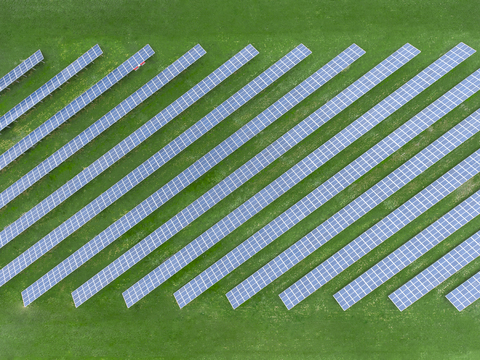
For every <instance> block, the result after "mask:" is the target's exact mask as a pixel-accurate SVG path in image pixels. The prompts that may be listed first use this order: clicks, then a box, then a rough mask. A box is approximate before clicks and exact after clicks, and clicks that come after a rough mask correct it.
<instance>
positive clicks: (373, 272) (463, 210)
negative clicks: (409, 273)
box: [335, 112, 480, 310]
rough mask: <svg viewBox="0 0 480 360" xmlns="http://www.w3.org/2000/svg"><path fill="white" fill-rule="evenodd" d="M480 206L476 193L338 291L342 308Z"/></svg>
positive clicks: (469, 218) (380, 281)
mask: <svg viewBox="0 0 480 360" xmlns="http://www.w3.org/2000/svg"><path fill="white" fill-rule="evenodd" d="M477 113H478V112H477ZM479 205H480V192H477V193H475V194H474V195H472V196H471V197H469V198H468V199H467V200H465V201H464V202H462V203H461V204H460V205H458V206H456V207H455V208H454V209H452V210H451V211H449V212H448V213H447V214H445V215H444V216H442V217H441V218H440V219H438V220H437V221H435V222H434V223H433V224H432V225H430V226H429V227H427V228H426V229H425V230H423V231H422V232H420V233H419V234H418V235H417V236H415V237H414V238H412V239H411V240H409V241H408V242H406V243H405V244H403V245H402V246H400V247H399V248H398V249H397V250H395V251H394V252H393V253H391V254H390V255H388V256H387V257H386V258H384V259H383V260H381V261H380V262H378V263H377V264H376V265H375V266H373V267H372V268H370V269H369V270H368V271H366V272H365V273H363V274H362V275H360V276H359V277H358V278H356V279H355V280H354V281H352V282H351V283H350V284H348V285H347V286H346V287H344V288H343V289H341V290H340V291H339V292H337V294H336V295H335V296H336V297H337V298H338V299H341V300H342V303H341V304H342V307H343V309H344V310H347V309H348V308H349V307H351V306H353V305H354V304H355V303H357V302H358V301H360V300H361V299H363V298H364V297H365V296H367V295H368V294H369V293H371V292H372V291H373V290H375V289H376V288H377V287H379V286H380V285H381V284H383V283H384V282H386V281H387V280H389V279H391V278H392V277H393V276H395V275H396V274H397V273H399V272H400V271H401V270H403V269H404V268H406V267H407V266H408V265H410V264H411V263H412V262H414V261H415V260H416V259H418V258H419V257H420V256H422V255H423V254H425V253H426V252H427V251H428V250H430V249H432V248H433V247H434V246H436V245H437V244H439V243H440V242H441V241H443V240H444V239H446V238H447V237H448V236H449V235H451V234H453V233H454V232H455V231H457V230H458V229H460V228H461V227H462V226H463V225H465V224H466V223H467V222H469V221H470V220H472V219H473V218H474V217H475V216H477V215H478V214H480V206H479ZM367 250H368V249H367Z"/></svg>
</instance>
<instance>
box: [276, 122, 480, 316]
mask: <svg viewBox="0 0 480 360" xmlns="http://www.w3.org/2000/svg"><path fill="white" fill-rule="evenodd" d="M479 130H480V121H478V119H477V118H476V117H469V118H467V119H465V120H464V121H462V122H461V123H460V124H458V125H457V126H455V127H454V128H453V129H451V130H450V131H449V132H447V133H446V134H444V135H443V136H442V137H440V138H439V139H438V140H436V141H435V142H434V143H432V144H431V145H429V146H428V147H427V148H426V149H424V150H423V151H421V152H420V153H419V154H417V155H416V156H415V157H414V158H412V159H411V160H410V161H408V162H407V163H405V164H404V165H402V166H401V167H400V168H398V169H397V170H396V171H395V172H393V173H392V174H390V175H389V176H388V177H387V178H386V179H384V180H382V182H385V180H389V179H390V180H391V183H395V185H394V188H395V191H397V190H398V189H399V188H400V186H398V185H396V184H397V183H398V184H400V183H402V184H406V182H408V181H410V179H408V177H410V178H412V176H411V175H407V176H406V177H405V178H402V179H401V180H398V179H397V177H402V176H403V175H402V174H405V173H409V172H411V173H419V172H423V171H424V170H426V168H427V167H429V166H431V165H432V164H433V163H435V162H437V161H438V160H439V159H440V158H442V157H443V156H445V155H446V154H448V153H450V152H451V151H452V150H454V149H455V148H456V147H458V146H459V145H461V144H462V143H463V142H464V141H466V140H467V139H469V138H470V137H471V136H473V135H474V134H476V133H477V132H478V131H479ZM395 173H397V174H395ZM402 186H403V185H402ZM392 190H394V189H393V188H392ZM369 191H370V190H369ZM390 195H391V194H389V196H390ZM362 196H363V195H362ZM439 200H440V199H439V198H437V199H436V200H435V201H434V202H432V203H431V204H430V205H428V206H432V205H433V203H435V202H438V201H439ZM413 203H415V202H413ZM408 204H409V203H407V204H405V205H404V206H402V207H400V208H399V209H397V210H395V211H394V212H393V213H391V214H390V215H388V216H387V217H386V218H384V219H383V220H381V221H380V222H379V223H377V224H376V225H375V226H373V227H371V228H370V229H369V230H367V231H366V232H364V233H363V234H362V235H360V236H359V237H358V238H356V239H355V240H354V241H352V242H351V243H350V244H348V245H347V246H345V247H343V248H342V249H341V250H339V251H338V252H337V253H335V254H334V255H333V256H331V257H330V258H328V259H327V260H326V261H324V262H323V263H322V264H320V265H319V266H317V267H316V268H315V269H314V270H312V271H311V272H309V273H308V274H307V275H305V276H304V277H302V278H301V279H300V280H298V281H297V282H295V283H294V284H293V285H292V286H290V287H289V288H288V289H287V290H285V291H284V292H283V293H282V294H281V295H280V297H281V298H282V299H283V300H284V302H285V303H286V305H287V307H288V308H289V309H291V308H292V307H293V306H295V305H297V304H298V303H299V302H300V301H302V300H303V299H305V298H306V297H307V296H309V295H311V294H312V293H313V292H315V291H317V290H318V289H319V288H320V287H322V286H323V285H325V284H326V283H327V282H328V281H330V280H331V279H332V278H334V277H335V276H337V275H338V274H339V273H341V272H342V271H343V270H345V269H346V268H348V267H349V266H350V265H352V264H353V263H355V262H356V261H357V260H358V259H360V258H361V257H362V256H364V255H365V254H367V253H368V252H369V251H370V250H372V249H373V248H375V247H376V246H378V245H380V243H382V242H383V241H385V240H386V239H387V238H388V237H390V236H391V235H393V234H394V233H395V232H397V231H399V230H400V229H401V228H402V227H404V226H406V225H407V224H408V223H409V222H411V221H412V220H413V219H414V218H412V217H409V216H408V215H405V214H404V212H405V211H404V209H405V208H407V209H409V206H410V205H408ZM426 206H427V205H426ZM426 209H427V208H424V209H423V211H425V210H426ZM418 215H419V214H417V216H418Z"/></svg>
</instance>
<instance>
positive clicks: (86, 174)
mask: <svg viewBox="0 0 480 360" xmlns="http://www.w3.org/2000/svg"><path fill="white" fill-rule="evenodd" d="M256 54H257V51H256V49H255V48H254V47H253V46H251V45H249V46H247V47H246V48H244V49H243V50H242V51H240V52H239V53H238V54H236V55H235V56H234V57H233V58H232V59H230V60H228V61H227V62H226V63H225V64H223V65H222V66H220V67H219V68H218V69H217V70H215V71H214V72H213V73H212V74H210V75H209V76H208V77H206V78H205V79H204V80H202V81H201V82H200V83H198V84H197V85H195V86H194V87H193V88H191V89H190V90H189V91H187V92H186V93H185V94H183V95H182V96H181V97H180V98H178V99H177V100H175V101H174V102H173V103H172V104H170V105H169V106H167V107H166V108H165V109H164V110H162V111H161V112H160V113H159V114H157V115H156V116H155V117H153V118H152V119H151V120H149V121H148V122H147V123H145V124H144V125H142V126H141V127H140V128H138V129H137V130H135V131H134V132H133V133H132V134H130V135H129V136H128V137H127V138H125V139H124V140H122V141H121V142H120V143H118V144H117V145H115V146H114V147H113V148H112V149H110V150H109V151H108V152H107V153H105V154H104V155H102V156H101V157H100V158H99V159H97V160H96V161H95V162H93V163H92V164H91V165H89V166H88V167H87V168H85V169H84V170H83V171H81V172H80V173H79V174H78V175H76V176H75V177H73V178H72V179H71V180H69V181H68V182H67V183H66V184H64V185H63V186H61V187H60V188H59V189H57V190H56V191H55V192H53V193H52V194H51V195H49V196H48V197H46V198H45V199H44V200H42V201H41V202H40V203H39V204H38V205H36V206H34V207H33V208H32V209H31V210H29V211H28V212H26V213H25V214H23V215H22V216H21V217H20V218H19V219H18V220H16V221H15V222H13V223H12V224H10V225H9V226H7V227H6V228H5V229H3V230H2V231H1V232H0V244H1V245H2V246H4V245H5V244H6V243H8V242H9V241H11V240H12V239H13V238H15V237H16V236H17V235H19V234H20V233H21V232H22V231H24V230H25V229H27V228H28V227H30V226H31V225H32V224H34V223H35V222H36V221H38V220H39V219H41V218H42V217H43V216H44V215H46V214H47V213H48V212H50V211H51V210H52V209H54V208H55V207H57V206H58V205H59V204H60V203H62V202H63V201H65V200H66V199H67V198H68V197H70V196H71V195H73V194H74V193H75V192H77V191H78V190H80V189H81V188H82V187H84V186H85V185H86V184H88V183H89V182H90V181H91V180H92V179H94V178H95V177H97V176H98V175H99V174H101V173H102V172H103V171H105V170H106V169H108V168H109V167H110V166H112V165H113V164H114V163H115V162H116V161H118V160H119V159H121V158H122V157H123V156H125V155H126V154H127V153H129V152H130V151H132V150H133V149H134V148H136V147H137V146H138V145H139V144H141V143H142V142H143V141H145V139H147V138H148V137H149V136H151V135H152V134H153V133H155V132H156V131H157V130H159V129H160V128H161V127H163V126H164V125H165V124H167V123H168V122H170V121H171V120H172V119H174V118H175V117H176V116H177V115H178V114H180V113H181V112H183V111H184V110H185V109H187V108H188V107H190V106H191V105H192V104H194V103H195V102H196V101H197V100H198V99H200V98H201V97H203V96H204V95H206V94H207V93H208V92H209V91H210V90H211V89H213V88H215V87H216V86H217V85H218V84H220V83H221V82H222V81H223V80H225V79H226V78H227V77H228V76H230V75H231V74H233V72H234V71H236V70H237V69H239V68H240V67H242V66H243V65H244V64H245V63H246V62H248V61H249V60H250V59H251V58H253V57H254V56H255V55H256ZM127 188H128V189H131V185H130V184H128V185H127ZM114 190H116V189H112V188H110V189H109V190H107V197H112V198H113V197H114V196H115V192H114ZM85 210H88V211H85ZM81 211H82V218H84V217H88V215H89V214H90V211H91V210H90V209H85V208H84V209H82V210H81ZM82 224H83V223H82ZM62 233H63V234H65V236H68V235H69V234H70V233H71V232H70V233H69V234H68V235H66V233H65V232H63V230H62Z"/></svg>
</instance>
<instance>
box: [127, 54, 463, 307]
mask: <svg viewBox="0 0 480 360" xmlns="http://www.w3.org/2000/svg"><path fill="white" fill-rule="evenodd" d="M464 46H465V45H464V44H460V45H459V46H457V47H455V48H454V49H452V50H451V51H450V52H449V53H447V54H446V55H444V56H443V57H441V58H440V59H439V60H437V61H436V62H435V63H434V65H431V66H430V67H428V68H427V69H425V70H424V71H422V72H421V73H420V74H418V75H417V76H415V77H414V78H413V79H412V80H410V81H409V82H408V83H407V84H405V85H403V86H402V87H401V88H400V89H398V90H397V91H395V92H394V93H393V94H391V95H390V96H389V97H387V98H386V99H384V100H383V101H382V102H381V103H380V104H378V105H377V106H375V107H374V108H372V109H371V110H370V111H369V112H367V113H366V114H364V115H363V116H362V117H361V118H360V119H358V120H356V121H355V122H354V123H353V124H352V125H350V126H349V127H347V128H346V129H344V130H343V131H342V132H340V133H339V134H337V135H336V136H335V137H334V138H332V139H331V140H329V141H328V142H327V143H326V144H324V145H322V146H321V147H320V148H319V149H318V150H316V151H314V152H313V153H312V154H310V155H309V156H308V157H307V158H306V159H304V160H302V162H300V163H299V164H298V165H296V166H295V167H294V168H293V169H291V170H289V171H288V172H286V173H285V174H283V175H282V176H281V177H280V178H278V179H277V180H275V181H274V182H273V183H272V184H270V185H268V186H267V187H266V188H264V189H263V190H261V191H260V192H259V193H257V194H256V195H255V196H253V197H252V198H250V199H249V200H248V201H246V202H245V203H244V204H242V205H241V206H240V207H238V208H237V209H235V210H234V211H233V212H231V213H230V214H229V215H227V216H226V217H224V218H223V219H222V220H220V221H219V222H217V223H216V224H215V225H214V226H212V227H211V228H210V229H209V230H207V231H206V232H204V233H203V234H202V235H200V236H199V237H198V238H197V239H195V240H194V241H193V242H191V243H190V244H189V245H187V246H186V247H185V248H183V249H182V250H180V251H179V252H177V253H176V254H174V255H173V256H172V257H170V258H169V259H168V260H167V261H166V262H164V263H163V264H161V265H160V266H158V267H157V268H156V269H155V270H153V271H152V272H151V273H149V274H147V275H146V276H145V277H144V278H142V279H141V280H139V281H138V282H137V283H135V284H134V285H133V286H132V287H130V288H129V289H127V290H126V291H125V292H124V293H123V296H124V298H125V301H126V303H127V306H131V305H133V304H134V303H135V302H137V301H138V300H140V299H141V298H143V297H144V296H146V295H147V294H148V293H150V292H151V291H152V290H153V289H155V288H156V287H158V286H159V285H161V284H162V283H163V282H165V281H166V280H167V279H169V278H170V277H171V276H172V275H173V274H175V273H177V272H178V271H180V270H181V269H182V268H183V267H185V266H186V265H188V264H189V263H190V262H192V261H193V260H194V259H196V258H197V257H198V256H200V255H201V254H202V253H204V252H205V251H207V250H208V249H210V248H211V247H212V246H213V245H215V244H216V243H218V242H219V241H220V240H222V239H223V238H224V237H225V236H227V235H228V234H229V233H231V232H232V231H233V230H235V229H236V228H238V227H239V226H240V225H241V224H243V223H244V222H245V221H247V220H248V219H249V218H251V217H253V216H254V215H255V214H256V213H258V212H259V211H260V210H261V209H263V208H265V207H266V206H267V205H268V204H269V203H271V202H273V201H274V200H275V199H276V198H278V197H279V196H280V195H282V194H283V193H285V192H286V191H287V190H288V189H289V188H291V187H292V186H294V185H295V184H296V183H298V182H299V181H301V180H302V179H303V178H304V177H306V176H307V175H309V174H310V173H311V172H313V171H314V170H315V169H316V168H318V167H319V166H321V165H322V164H323V163H325V162H326V161H328V160H329V159H330V158H331V157H333V156H334V155H335V154H337V153H338V152H339V151H341V150H342V149H343V148H344V147H346V146H347V145H348V144H349V143H351V142H352V141H354V140H355V139H357V138H358V137H359V136H361V135H362V134H363V133H364V132H366V131H368V130H369V129H370V128H371V127H372V126H374V125H375V124H377V123H378V122H380V121H382V119H384V118H386V117H387V116H389V115H390V114H391V113H392V112H394V111H395V110H396V109H398V108H399V107H401V106H402V105H404V104H405V103H406V102H408V101H409V100H410V99H411V98H413V97H414V96H416V95H417V94H418V93H419V92H421V91H422V90H423V89H424V88H426V87H428V86H429V85H430V84H432V83H433V82H434V81H435V79H438V78H439V77H440V76H442V75H444V74H445V72H447V71H449V70H450V69H451V68H452V66H456V64H458V62H459V61H463V60H464V59H465V58H466V57H468V56H469V54H468V53H466V52H464V51H463V50H461V47H464ZM428 74H432V75H433V76H435V78H433V77H431V76H430V75H428ZM424 79H427V81H425V80H424ZM400 95H402V96H401V97H400ZM386 109H388V110H386ZM364 119H369V120H368V122H365V121H364ZM356 128H359V129H356ZM353 129H354V130H353ZM389 146H390V147H391V146H392V144H390V145H389ZM372 166H373V165H372ZM359 176H360V174H358V177H359ZM332 196H333V194H332Z"/></svg>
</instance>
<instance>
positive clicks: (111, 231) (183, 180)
mask: <svg viewBox="0 0 480 360" xmlns="http://www.w3.org/2000/svg"><path fill="white" fill-rule="evenodd" d="M306 50H308V49H306ZM308 51H309V50H308ZM351 53H352V56H353V55H354V52H353V51H351ZM297 56H298V55H297ZM303 56H306V55H303ZM346 60H347V61H348V62H349V63H350V62H352V61H353V59H352V58H348V59H346ZM345 63H346V62H345V61H342V64H345ZM324 68H326V69H327V70H324V69H322V70H320V71H318V72H317V73H315V74H314V75H312V76H311V77H309V78H308V79H307V80H305V81H304V82H303V83H302V84H300V85H299V86H297V87H296V88H295V89H294V90H292V91H290V92H289V93H288V94H287V95H285V96H284V97H282V98H281V99H280V100H278V101H277V102H276V103H274V104H273V105H271V106H270V107H269V108H267V109H266V110H265V111H263V112H262V113H261V114H260V115H258V116H257V117H255V118H254V119H253V120H252V121H250V122H249V123H248V124H246V125H245V126H243V127H242V128H241V129H240V130H238V131H237V132H236V133H234V134H233V135H232V136H230V137H229V138H228V139H226V140H225V141H223V142H222V143H221V144H220V145H218V146H217V147H215V148H214V149H213V150H211V151H210V152H209V153H208V154H207V155H205V156H203V157H202V158H201V159H200V160H198V161H196V162H195V163H194V164H193V165H192V166H190V167H189V168H187V169H186V170H185V171H183V172H182V173H181V174H180V175H178V176H177V177H176V178H174V179H173V180H172V181H170V182H169V183H168V184H166V185H165V186H163V187H162V188H161V189H160V190H158V191H157V192H156V193H154V194H153V195H152V196H150V197H149V198H147V199H146V200H144V201H143V202H142V203H141V204H139V205H137V207H136V208H134V209H133V210H132V211H130V212H129V213H128V214H127V215H125V216H124V217H123V218H121V219H120V220H118V221H117V222H116V223H114V224H112V225H111V226H110V227H109V228H107V229H106V230H105V231H104V232H102V233H101V234H99V235H98V236H97V237H96V238H94V239H93V240H92V241H91V242H90V243H89V244H87V245H86V246H84V248H88V249H90V247H91V246H92V245H90V244H94V246H95V251H96V252H99V251H100V250H101V249H103V248H104V247H106V246H107V245H108V244H110V243H111V242H113V241H114V240H115V239H116V238H117V237H118V236H120V235H121V234H123V233H124V232H125V231H126V229H125V225H127V226H128V228H130V227H131V226H133V225H135V224H136V223H138V222H139V221H140V220H142V219H143V218H144V217H145V216H147V215H148V214H150V213H151V212H152V211H154V210H155V209H157V208H158V207H159V206H161V205H162V204H163V203H164V202H165V201H167V200H168V199H169V198H171V197H173V196H174V195H175V194H176V193H178V192H180V191H181V190H182V189H183V188H184V187H186V186H187V185H188V184H189V183H191V182H193V181H194V180H195V179H196V178H198V177H199V176H201V175H202V174H203V173H205V172H206V171H208V169H210V168H211V167H213V166H214V165H215V164H216V163H218V162H219V161H221V160H222V159H223V158H225V157H226V156H228V155H229V154H230V153H232V152H233V151H234V150H235V149H237V148H238V147H240V146H241V145H242V144H243V143H245V142H247V141H248V140H249V139H251V138H252V137H253V136H255V135H256V134H258V133H259V132H260V131H261V130H262V129H264V128H265V127H266V126H268V125H269V124H270V123H272V122H273V121H275V120H276V119H278V118H279V117H280V116H281V115H283V114H284V113H286V112H287V111H288V110H289V109H291V108H292V107H293V106H294V105H296V104H297V103H298V102H299V101H300V100H301V99H303V98H305V97H306V96H308V94H310V93H312V92H313V91H315V90H316V89H318V88H319V87H320V86H321V85H323V84H324V83H325V82H326V81H328V80H329V79H330V78H331V77H333V76H334V75H335V74H336V73H338V72H340V71H341V70H342V68H343V66H340V65H336V64H331V63H330V64H328V65H327V66H325V67H324ZM80 250H82V249H80ZM96 252H95V253H96ZM78 254H80V252H78ZM74 255H75V256H77V254H74ZM93 255H94V254H93ZM93 255H91V256H93ZM91 256H90V257H91ZM71 260H73V256H71V257H70V258H69V259H67V260H66V261H65V262H68V263H71ZM84 260H85V261H87V260H88V259H84ZM75 261H76V263H78V262H79V259H77V260H75ZM82 261H83V260H82ZM60 266H62V264H60ZM54 270H55V269H54ZM50 273H53V271H51V272H50ZM47 277H48V274H47V275H46V276H45V277H44V279H40V280H39V282H37V283H38V284H34V285H35V286H36V287H38V285H39V284H40V283H42V284H43V283H44V281H45V279H46V278H47ZM57 278H58V277H57ZM48 281H49V284H50V283H52V282H53V281H57V280H53V279H49V280H48ZM41 286H43V285H41ZM52 286H53V285H52Z"/></svg>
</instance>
